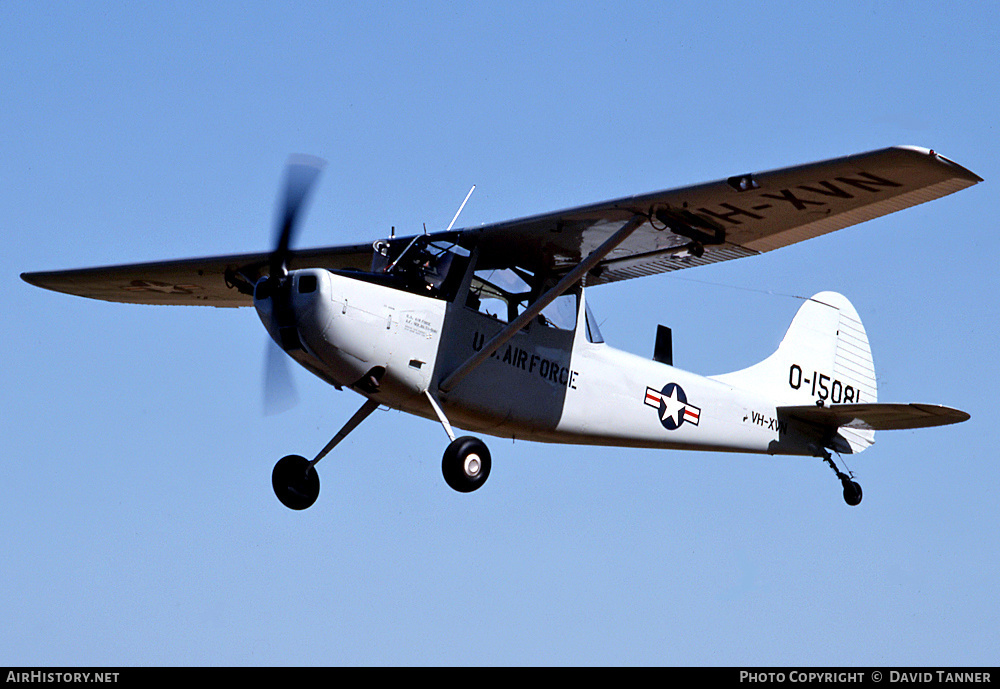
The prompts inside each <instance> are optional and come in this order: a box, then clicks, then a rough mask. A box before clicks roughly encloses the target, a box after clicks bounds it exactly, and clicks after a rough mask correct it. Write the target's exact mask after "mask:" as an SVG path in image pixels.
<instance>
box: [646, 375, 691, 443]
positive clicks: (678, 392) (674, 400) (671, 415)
mask: <svg viewBox="0 0 1000 689" xmlns="http://www.w3.org/2000/svg"><path fill="white" fill-rule="evenodd" d="M646 404H647V405H648V406H650V407H653V408H654V409H656V410H657V411H658V412H659V414H658V415H659V418H660V424H662V426H663V427H664V428H666V429H667V430H668V431H676V430H677V429H678V428H679V427H680V426H681V424H683V423H684V422H685V421H686V422H687V423H690V424H692V425H694V426H697V425H698V420H699V419H700V417H701V409H699V408H698V407H696V406H694V405H693V404H690V403H688V399H687V394H686V393H685V392H684V388H682V387H681V386H680V385H678V384H677V383H667V384H666V385H664V386H663V388H661V389H660V391H659V392H657V391H656V389H655V388H646Z"/></svg>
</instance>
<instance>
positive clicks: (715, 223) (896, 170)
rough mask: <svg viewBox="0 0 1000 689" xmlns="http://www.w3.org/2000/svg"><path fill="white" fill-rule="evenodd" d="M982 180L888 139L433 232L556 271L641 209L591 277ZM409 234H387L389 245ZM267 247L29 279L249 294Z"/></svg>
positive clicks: (747, 251) (164, 298)
mask: <svg viewBox="0 0 1000 689" xmlns="http://www.w3.org/2000/svg"><path fill="white" fill-rule="evenodd" d="M980 181H982V180H981V179H980V178H979V177H978V176H977V175H975V174H974V173H972V172H970V171H969V170H966V169H965V168H963V167H962V166H960V165H958V164H956V163H954V162H952V161H950V160H948V159H947V158H944V157H943V156H940V155H937V154H936V153H934V152H933V151H930V150H928V149H922V148H916V147H896V148H887V149H883V150H879V151H872V152H870V153H862V154H858V155H854V156H848V157H845V158H837V159H833V160H827V161H823V162H819V163H812V164H809V165H801V166H797V167H790V168H784V169H780V170H773V171H770V172H761V173H753V174H746V175H737V176H734V177H729V178H727V179H724V180H719V181H717V182H712V183H708V184H701V185H695V186H691V187H684V188H680V189H673V190H668V191H662V192H656V193H652V194H643V195H638V196H631V197H627V198H621V199H616V200H613V201H606V202H603V203H598V204H593V205H589V206H583V207H579V208H573V209H568V210H564V211H558V212H555V213H546V214H543V215H537V216H533V217H528V218H522V219H519V220H512V221H507V222H501V223H496V224H492V225H485V226H482V227H478V228H468V229H463V230H456V231H452V232H447V233H431V234H430V235H429V236H428V239H429V240H431V241H433V240H441V241H448V242H455V243H458V244H460V245H462V246H464V247H466V248H468V249H470V250H471V249H473V248H475V249H476V250H477V251H478V253H479V261H480V265H481V266H482V267H487V268H488V267H491V266H492V267H506V266H512V265H517V266H521V267H523V268H526V269H529V270H533V271H536V272H537V273H540V274H551V275H555V276H558V275H561V274H563V273H566V272H568V271H569V270H571V269H572V268H573V267H574V266H575V265H577V264H578V263H579V262H580V261H581V260H582V259H583V258H585V257H586V256H587V255H589V254H590V253H591V252H592V251H593V250H594V249H595V248H596V247H598V246H600V245H601V244H602V243H603V242H604V241H605V240H606V239H608V238H609V237H610V236H611V235H613V234H614V233H615V232H616V231H617V230H618V229H620V228H621V227H622V226H623V225H624V224H625V223H627V222H629V221H630V220H632V219H633V218H635V217H636V216H640V217H642V218H644V219H645V220H644V221H643V222H642V224H641V225H639V227H638V229H636V230H635V231H634V232H633V233H632V234H631V235H630V236H629V237H628V238H627V239H626V240H625V241H624V242H622V243H621V244H620V245H619V246H618V247H617V248H615V249H614V250H613V251H612V252H611V253H610V254H609V255H608V256H606V257H605V258H604V259H603V260H602V261H601V262H600V263H598V264H597V266H596V267H595V268H594V269H593V270H591V271H590V273H589V274H588V275H587V276H586V278H585V281H586V284H588V285H598V284H604V283H608V282H615V281H619V280H626V279H630V278H635V277H642V276H646V275H653V274H656V273H663V272H669V271H673V270H680V269H684V268H691V267H696V266H699V265H706V264H709V263H716V262H719V261H728V260H732V259H735V258H742V257H746V256H752V255H755V254H758V253H762V252H766V251H772V250H774V249H777V248H780V247H783V246H788V245H789V244H794V243H797V242H801V241H804V240H806V239H809V238H812V237H817V236H819V235H823V234H826V233H828V232H832V231H834V230H838V229H841V228H844V227H848V226H849V225H854V224H857V223H860V222H864V221H866V220H870V219H872V218H876V217H879V216H882V215H885V214H888V213H892V212H894V211H898V210H901V209H903V208H908V207H910V206H914V205H917V204H920V203H924V202H926V201H930V200H932V199H936V198H940V197H942V196H946V195H948V194H951V193H954V192H956V191H959V190H960V189H964V188H966V187H969V186H971V185H973V184H976V183H977V182H980ZM412 239H413V238H412V237H402V238H395V239H392V240H384V241H383V242H382V244H383V245H384V246H386V247H388V248H389V251H390V253H395V254H398V253H399V252H402V251H403V248H404V247H406V246H407V245H408V244H409V242H410V241H411V240H412ZM372 257H373V248H372V246H371V245H356V246H337V247H329V248H325V249H310V250H305V251H297V252H293V253H292V254H291V255H290V259H289V268H306V267H319V268H328V269H345V268H347V269H352V268H353V269H358V270H368V269H370V267H371V263H372ZM267 264H268V255H266V254H242V255H233V256H217V257H210V258H203V259H186V260H181V261H166V262H160V263H147V264H134V265H125V266H114V267H107V268H89V269H83V270H71V271H58V272H50V273H26V274H23V275H22V277H23V278H24V279H25V280H26V281H27V282H30V283H31V284H34V285H38V286H40V287H45V288H47V289H52V290H56V291H60V292H66V293H69V294H76V295H79V296H84V297H90V298H95V299H104V300H108V301H118V302H131V303H139V304H202V305H211V306H246V305H249V304H251V303H252V302H251V299H250V296H249V286H250V285H252V284H253V283H254V281H255V280H256V279H257V278H259V277H260V276H261V275H263V274H266V273H267V270H268V268H267Z"/></svg>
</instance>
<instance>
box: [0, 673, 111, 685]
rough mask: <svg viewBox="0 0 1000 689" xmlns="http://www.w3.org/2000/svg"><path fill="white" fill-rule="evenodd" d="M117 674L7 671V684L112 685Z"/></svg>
mask: <svg viewBox="0 0 1000 689" xmlns="http://www.w3.org/2000/svg"><path fill="white" fill-rule="evenodd" d="M118 674H119V673H117V672H58V671H50V670H9V671H8V672H7V678H6V680H5V681H7V682H23V683H25V684H33V683H36V682H37V683H47V682H52V683H58V684H91V683H94V684H114V683H115V682H117V681H118Z"/></svg>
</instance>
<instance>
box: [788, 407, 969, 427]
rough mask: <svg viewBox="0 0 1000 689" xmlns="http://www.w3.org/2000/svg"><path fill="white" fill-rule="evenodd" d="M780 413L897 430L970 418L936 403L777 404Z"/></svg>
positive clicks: (826, 424)
mask: <svg viewBox="0 0 1000 689" xmlns="http://www.w3.org/2000/svg"><path fill="white" fill-rule="evenodd" d="M778 416H779V417H782V416H785V417H787V418H790V419H797V420H799V421H804V422H806V423H810V424H814V425H818V426H824V427H827V428H830V429H838V428H844V427H846V428H850V429H854V430H866V431H898V430H905V429H909V428H929V427H931V426H947V425H948V424H952V423H961V422H962V421H967V420H968V419H969V415H968V414H966V413H965V412H964V411H960V410H958V409H952V408H951V407H942V406H939V405H936V404H835V405H832V406H829V407H818V406H796V407H778Z"/></svg>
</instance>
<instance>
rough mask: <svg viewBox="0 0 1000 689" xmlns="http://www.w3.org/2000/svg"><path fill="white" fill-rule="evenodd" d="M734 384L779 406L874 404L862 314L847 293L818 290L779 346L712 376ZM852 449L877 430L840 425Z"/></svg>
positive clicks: (872, 439) (871, 367)
mask: <svg viewBox="0 0 1000 689" xmlns="http://www.w3.org/2000/svg"><path fill="white" fill-rule="evenodd" d="M713 378H715V379H716V380H718V381H721V382H723V383H726V384H727V385H731V386H733V387H735V388H742V389H747V390H753V391H755V392H758V393H763V394H765V395H767V396H768V397H770V398H772V399H773V400H774V402H775V404H776V405H777V406H795V405H809V404H818V403H819V402H822V403H823V404H824V405H825V406H829V405H831V404H873V403H875V402H876V401H877V390H876V382H875V365H874V363H873V361H872V352H871V347H870V346H869V344H868V335H866V334H865V327H864V326H863V325H862V324H861V318H860V317H859V316H858V312H857V311H856V310H855V308H854V306H853V305H852V304H851V302H849V301H848V300H847V297H845V296H843V295H842V294H837V293H836V292H820V293H819V294H817V295H815V296H813V297H812V298H811V299H809V300H807V301H806V302H805V303H804V304H803V305H802V307H801V308H800V309H799V311H798V313H796V314H795V318H794V319H792V324H791V325H790V326H788V331H787V332H786V333H785V337H784V339H782V341H781V344H780V345H779V346H778V350H777V351H776V352H775V353H774V354H772V355H771V356H769V357H768V358H767V359H765V360H764V361H762V362H760V363H759V364H756V365H754V366H751V367H750V368H746V369H743V370H742V371H736V372H733V373H727V374H724V375H721V376H713ZM840 433H841V435H842V436H844V438H845V439H846V440H847V442H848V443H849V444H850V446H851V449H852V450H853V451H854V452H860V451H861V450H863V449H865V448H866V447H868V446H869V445H871V444H872V443H874V442H875V432H874V431H871V430H866V429H851V428H846V427H842V428H841V431H840Z"/></svg>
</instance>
